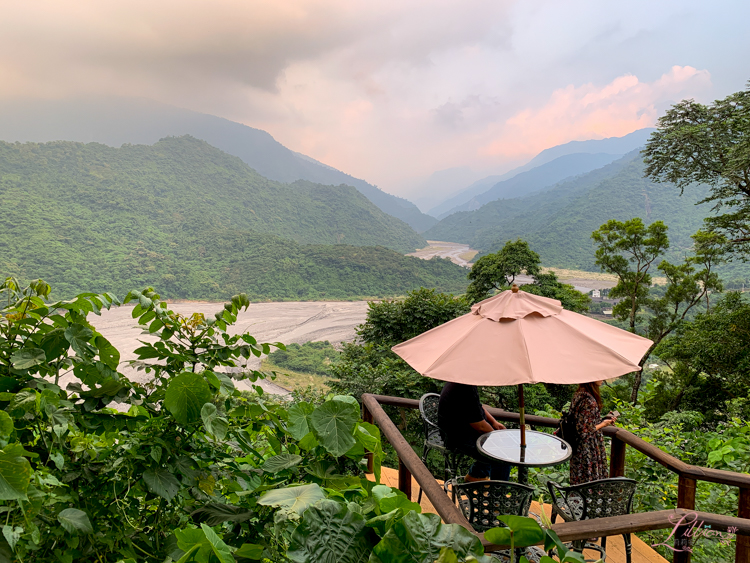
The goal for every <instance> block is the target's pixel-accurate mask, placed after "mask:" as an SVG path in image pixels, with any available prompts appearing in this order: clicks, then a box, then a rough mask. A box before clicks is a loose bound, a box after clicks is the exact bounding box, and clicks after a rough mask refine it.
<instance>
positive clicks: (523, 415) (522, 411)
mask: <svg viewBox="0 0 750 563" xmlns="http://www.w3.org/2000/svg"><path fill="white" fill-rule="evenodd" d="M525 411H526V405H525V403H524V399H523V385H522V384H519V385H518V414H519V416H520V421H519V422H520V424H521V455H523V454H525V453H526V452H524V451H523V450H525V449H526V412H525Z"/></svg>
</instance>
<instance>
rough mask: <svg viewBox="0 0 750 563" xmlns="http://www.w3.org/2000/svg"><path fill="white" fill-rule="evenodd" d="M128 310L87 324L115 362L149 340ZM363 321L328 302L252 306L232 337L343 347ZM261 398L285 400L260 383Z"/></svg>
mask: <svg viewBox="0 0 750 563" xmlns="http://www.w3.org/2000/svg"><path fill="white" fill-rule="evenodd" d="M169 308H170V309H172V310H173V311H175V312H177V313H181V314H184V315H190V314H192V313H195V312H198V313H204V314H205V315H207V316H208V315H213V314H214V313H216V312H217V311H220V310H221V308H222V304H221V303H205V302H190V303H171V304H170V305H169ZM132 311H133V307H132V306H129V305H126V306H123V307H118V308H116V309H112V310H110V311H104V312H103V313H102V316H101V317H97V316H95V315H92V316H91V317H89V318H90V320H91V322H92V324H93V325H94V326H95V327H96V328H97V330H98V331H99V332H101V333H102V334H103V335H104V336H105V337H106V338H107V339H108V340H109V341H110V342H111V343H112V344H113V345H114V346H115V347H116V348H117V349H118V350H119V351H120V354H121V361H127V360H133V359H135V354H134V353H133V350H135V349H136V348H137V347H138V346H139V345H140V344H139V342H138V340H139V339H140V340H151V341H153V340H154V338H153V337H150V336H149V335H142V334H141V328H140V327H138V325H137V323H136V322H135V320H134V319H133V318H132V315H131V313H132ZM366 315H367V302H365V301H331V302H314V301H312V302H294V303H253V304H251V305H250V307H249V308H248V309H247V311H242V312H241V313H240V314H239V316H238V318H237V323H236V324H235V325H234V327H232V333H233V334H236V333H239V332H249V333H250V334H252V335H253V336H254V337H255V338H256V339H257V340H258V342H282V343H284V344H293V343H297V344H301V343H304V342H311V341H318V340H329V341H330V342H331V343H332V344H334V343H339V342H348V341H351V340H353V339H354V336H355V333H354V329H355V327H356V326H357V325H358V324H361V323H362V322H364V320H365V317H366ZM259 366H260V359H258V358H252V359H251V360H248V367H250V368H253V369H257V368H258V367H259ZM121 371H122V372H123V373H126V374H127V375H128V377H130V378H131V379H133V380H135V381H141V382H143V381H147V380H148V379H149V376H148V375H147V374H145V373H144V372H142V371H140V372H138V371H135V370H132V369H130V368H128V367H125V366H122V369H121ZM65 383H67V382H65ZM260 385H261V387H263V388H264V389H265V390H266V391H267V392H270V393H276V394H286V393H288V391H287V390H286V389H283V388H282V387H279V386H278V385H274V384H273V383H270V382H265V381H263V382H260ZM237 386H238V388H241V389H249V388H250V386H249V384H248V383H247V382H244V381H243V382H238V385H237Z"/></svg>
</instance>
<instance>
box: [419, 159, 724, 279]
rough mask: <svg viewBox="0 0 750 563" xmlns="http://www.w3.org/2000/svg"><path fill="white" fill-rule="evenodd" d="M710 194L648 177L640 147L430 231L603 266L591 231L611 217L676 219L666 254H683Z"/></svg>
mask: <svg viewBox="0 0 750 563" xmlns="http://www.w3.org/2000/svg"><path fill="white" fill-rule="evenodd" d="M705 193H706V189H705V188H701V187H696V188H695V189H693V190H691V191H689V192H686V193H685V195H684V196H682V197H680V195H679V190H678V189H676V188H675V187H674V186H672V185H669V184H655V183H653V182H651V181H649V180H647V179H645V178H644V177H643V162H642V160H641V158H640V155H639V153H638V152H634V153H631V154H629V155H626V156H625V157H623V158H622V159H620V160H618V161H615V162H613V163H612V164H610V165H608V166H605V167H603V168H600V169H598V170H594V171H593V172H590V173H589V174H585V175H583V176H580V177H578V178H575V179H573V180H571V181H568V182H563V183H561V184H559V185H557V186H555V187H554V188H553V189H551V190H547V191H544V192H542V193H539V194H534V195H531V196H528V197H525V198H516V199H504V200H498V201H493V202H491V203H488V204H487V205H485V206H483V207H482V208H480V209H478V210H476V211H472V212H463V213H456V214H454V215H451V216H449V217H446V218H445V219H443V220H442V221H441V222H440V223H438V224H437V225H436V226H435V227H433V228H431V229H430V230H428V231H427V232H426V233H425V236H426V238H428V239H435V240H451V241H455V242H464V243H468V244H471V245H472V246H473V247H474V248H477V249H480V250H481V251H483V252H494V251H496V250H497V249H498V248H500V247H502V245H503V244H504V243H505V242H506V241H508V240H514V239H516V238H522V239H524V240H526V241H528V242H529V244H530V245H531V247H532V248H533V249H534V250H535V251H537V252H538V253H539V255H540V256H541V258H542V263H543V264H544V265H545V266H558V267H564V268H580V269H584V270H589V271H598V267H597V266H596V265H595V264H594V246H593V243H592V241H591V233H592V232H593V231H594V230H596V229H597V228H598V227H599V226H600V225H602V224H603V223H605V222H606V221H608V220H609V219H618V220H626V219H630V218H632V217H641V218H642V219H643V220H644V222H646V223H651V222H653V221H656V220H662V221H664V222H665V223H666V224H667V226H669V239H670V241H671V244H672V247H671V249H670V251H669V252H668V253H667V258H668V259H675V260H677V259H681V258H682V256H683V254H684V253H683V249H685V248H686V247H688V246H689V245H690V244H691V240H690V235H691V234H693V233H694V232H695V231H697V230H698V229H699V228H701V227H702V225H703V218H704V217H705V216H707V215H708V214H709V213H710V208H709V206H708V205H702V206H696V205H695V203H696V202H697V201H699V200H700V199H701V197H702V195H703V194H705Z"/></svg>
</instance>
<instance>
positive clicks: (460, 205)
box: [420, 128, 656, 232]
mask: <svg viewBox="0 0 750 563" xmlns="http://www.w3.org/2000/svg"><path fill="white" fill-rule="evenodd" d="M654 131H656V129H652V128H646V129H638V130H637V131H633V132H632V133H628V134H627V135H625V136H623V137H609V138H607V139H592V140H589V141H570V142H569V143H565V144H562V145H557V146H554V147H550V148H548V149H544V150H543V151H542V152H540V153H539V154H538V155H536V156H535V157H534V158H532V159H531V160H530V161H529V162H527V163H526V164H524V165H523V166H519V167H518V168H515V169H513V170H511V171H509V172H506V173H505V174H503V175H501V176H488V177H487V178H483V179H481V180H478V181H476V182H474V183H473V184H472V185H470V186H469V187H467V188H466V189H464V190H462V191H461V192H459V193H458V194H456V195H454V196H452V197H451V198H450V199H448V200H446V201H444V202H442V203H440V204H439V205H437V206H435V207H433V208H432V209H430V210H429V211H428V213H429V214H430V215H432V216H434V217H437V218H438V219H443V218H444V217H447V216H448V215H450V214H451V213H455V212H456V211H471V210H474V209H476V208H477V207H479V205H468V206H466V205H465V204H466V203H468V202H470V201H471V200H473V199H477V200H479V199H478V198H481V201H480V202H479V203H480V204H484V203H487V202H489V201H492V200H494V199H500V198H507V197H522V196H523V195H527V194H528V191H527V190H523V193H518V190H517V188H516V187H513V190H514V191H516V193H515V195H514V194H512V193H510V194H508V193H505V194H504V193H500V194H497V195H496V196H494V197H489V198H488V197H487V196H486V192H487V190H489V189H490V188H492V187H493V186H495V185H496V184H498V183H499V182H503V181H505V180H510V179H513V178H515V177H516V176H519V175H520V174H522V173H524V172H527V171H531V170H533V169H535V168H540V167H542V166H543V165H545V164H547V163H549V162H552V161H553V160H557V159H560V158H561V157H564V156H568V155H579V158H581V156H580V155H583V154H589V155H594V154H597V153H599V154H602V153H604V154H610V155H613V158H611V159H610V160H609V161H608V162H613V161H614V160H616V158H617V157H616V156H614V155H619V156H622V155H625V154H627V153H629V152H632V151H634V150H636V149H637V148H639V147H642V146H643V145H645V144H646V141H647V140H648V137H649V136H650V135H651V133H653V132H654ZM563 163H565V159H563V160H561V161H560V164H562V166H560V168H561V169H560V171H559V172H555V170H554V168H555V167H553V168H551V169H548V171H547V172H546V173H545V174H546V175H547V176H548V178H547V181H546V183H545V184H543V185H544V186H545V187H546V186H551V185H553V184H555V183H557V182H560V181H562V180H564V179H566V178H568V177H569V176H573V175H577V174H583V173H586V172H589V171H591V170H594V169H596V168H599V167H600V166H603V165H604V164H606V163H607V162H601V161H600V162H599V163H597V162H592V163H591V164H592V165H593V166H589V167H586V166H585V165H584V166H581V163H580V162H579V163H578V164H575V163H573V162H569V163H566V164H563ZM571 165H572V166H574V167H577V168H578V169H577V170H572V171H569V172H568V173H565V172H566V171H565V170H564V167H565V166H571ZM560 172H562V175H561V174H560ZM553 175H556V176H557V177H556V178H552V179H551V180H550V178H549V177H550V176H553ZM531 179H532V178H527V180H526V182H528V180H531ZM541 179H542V178H535V179H534V181H535V182H538V181H539V180H541ZM420 232H421V231H420Z"/></svg>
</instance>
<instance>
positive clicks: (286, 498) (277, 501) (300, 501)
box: [258, 484, 325, 514]
mask: <svg viewBox="0 0 750 563" xmlns="http://www.w3.org/2000/svg"><path fill="white" fill-rule="evenodd" d="M324 498H325V494H324V493H323V489H321V488H320V487H319V486H318V485H316V484H312V485H300V486H297V487H287V488H285V489H273V490H271V491H266V492H265V493H263V494H262V495H261V497H260V498H259V499H258V504H261V505H263V506H277V507H279V508H281V509H284V510H286V511H287V512H296V513H297V514H302V513H303V512H304V511H305V510H306V509H307V507H308V506H310V505H311V504H314V503H316V502H318V501H319V500H321V499H324Z"/></svg>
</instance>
